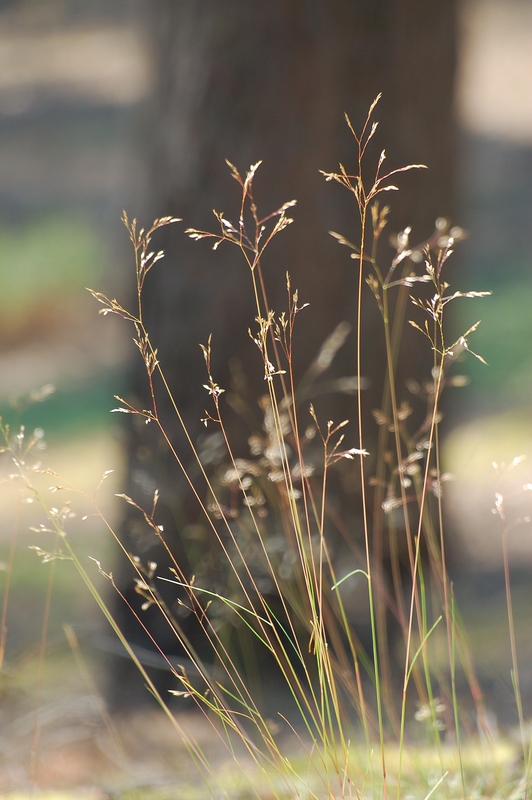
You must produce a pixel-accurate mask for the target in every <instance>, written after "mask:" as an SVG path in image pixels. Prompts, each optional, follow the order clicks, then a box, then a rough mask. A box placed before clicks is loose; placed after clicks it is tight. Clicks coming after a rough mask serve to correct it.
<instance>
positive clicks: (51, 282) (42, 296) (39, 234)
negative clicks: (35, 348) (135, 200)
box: [0, 214, 102, 346]
mask: <svg viewBox="0 0 532 800" xmlns="http://www.w3.org/2000/svg"><path fill="white" fill-rule="evenodd" d="M101 262H102V259H101V248H100V245H99V242H98V239H97V237H96V233H95V230H94V227H93V225H92V223H91V220H90V218H88V217H87V216H83V215H80V214H75V215H74V214H61V216H59V215H48V216H44V217H39V218H37V219H33V220H31V221H29V222H24V223H23V224H20V225H6V224H2V225H0V286H1V291H0V334H1V336H2V340H3V342H4V346H5V344H6V343H9V342H10V341H15V340H16V339H17V338H18V337H20V336H21V335H24V334H25V333H26V329H27V328H30V329H31V328H32V327H33V328H35V329H37V330H38V329H39V325H40V323H42V320H43V319H44V318H46V317H48V316H50V315H51V314H52V315H53V314H57V315H61V313H62V311H63V313H64V311H65V309H64V308H63V309H62V305H63V304H64V302H65V301H66V300H67V299H68V298H69V297H70V296H72V295H73V294H74V293H77V292H79V291H80V290H82V289H83V287H84V286H86V285H87V282H89V281H90V280H93V279H94V278H95V277H97V276H98V274H99V272H100V265H101Z"/></svg>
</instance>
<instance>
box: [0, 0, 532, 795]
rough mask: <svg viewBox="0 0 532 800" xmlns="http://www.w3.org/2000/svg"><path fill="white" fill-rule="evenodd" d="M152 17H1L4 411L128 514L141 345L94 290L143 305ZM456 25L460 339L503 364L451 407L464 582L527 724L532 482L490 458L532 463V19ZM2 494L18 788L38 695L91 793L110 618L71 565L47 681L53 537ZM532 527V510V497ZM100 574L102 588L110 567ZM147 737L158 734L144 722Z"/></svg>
mask: <svg viewBox="0 0 532 800" xmlns="http://www.w3.org/2000/svg"><path fill="white" fill-rule="evenodd" d="M146 5H147V3H146V0H129V1H128V0H91V2H90V3H87V2H86V1H85V0H18V2H2V3H0V408H1V412H2V417H3V419H4V420H5V421H8V422H10V423H11V424H13V425H18V424H20V423H21V422H22V423H24V424H25V425H26V427H27V429H28V430H29V429H32V428H34V427H36V426H38V427H42V428H43V429H44V430H45V434H46V441H47V443H48V450H47V451H46V453H45V454H43V463H45V464H46V466H50V467H52V468H53V469H54V470H56V472H57V473H58V474H59V475H60V476H62V477H64V478H67V479H68V480H69V481H71V483H72V484H74V485H75V486H77V487H80V488H81V489H82V490H83V491H85V492H87V493H88V494H89V495H90V494H92V493H93V492H94V490H95V487H96V486H97V485H98V483H99V480H100V478H101V476H102V474H103V472H104V471H106V470H111V469H112V470H114V473H113V474H112V475H110V476H109V478H108V480H107V481H106V482H105V484H104V485H103V487H102V489H101V491H100V492H99V494H98V497H99V499H100V501H101V505H102V508H103V509H104V511H105V513H107V514H109V515H110V518H111V519H115V520H117V519H118V515H119V508H118V507H117V506H116V505H115V500H114V493H115V492H118V491H120V490H121V488H122V487H121V475H122V472H123V466H124V463H123V462H124V455H123V447H122V441H121V432H120V427H119V426H118V424H117V421H116V419H115V417H113V415H110V414H109V409H110V408H112V407H114V405H116V403H115V402H114V401H113V395H114V394H121V393H122V390H123V386H124V381H125V370H126V366H127V363H128V359H129V358H130V357H133V356H134V352H133V351H134V348H133V346H132V344H131V339H130V332H129V330H127V329H126V328H125V327H124V326H122V325H120V321H119V320H114V319H112V318H110V317H107V318H105V319H104V320H102V318H101V317H99V316H98V306H97V304H96V303H95V301H94V300H93V299H92V298H91V297H90V296H89V294H88V293H87V292H86V291H85V287H87V286H89V287H91V288H95V289H98V290H101V291H104V292H105V293H106V294H109V295H112V296H114V295H115V294H121V296H126V297H127V295H128V292H129V291H130V289H131V285H132V283H131V277H132V271H131V270H132V263H133V262H132V258H131V255H132V254H131V252H130V248H129V242H128V239H127V234H126V232H125V229H124V228H123V227H122V225H121V223H120V216H121V212H122V209H126V210H127V212H128V214H129V215H130V216H138V217H139V218H140V219H141V220H144V217H143V211H144V209H145V206H146V201H145V198H146V194H147V186H146V180H147V178H146V170H145V166H144V165H145V163H146V161H145V153H144V152H143V141H142V138H143V137H142V130H143V125H144V124H145V118H144V111H145V109H146V104H147V102H148V100H149V97H150V91H151V90H152V86H153V74H152V70H151V65H150V59H149V55H148V47H147V41H146V32H145V14H146ZM460 31H461V37H460V52H459V76H458V84H457V98H456V108H457V115H458V119H459V126H460V136H459V145H458V152H457V154H456V158H457V162H458V165H459V167H458V179H459V213H458V219H457V220H456V222H457V223H458V224H460V225H461V226H462V227H464V228H465V229H466V230H467V231H468V234H469V235H468V238H467V240H466V241H465V242H464V243H463V244H461V245H460V251H459V259H460V261H459V263H460V275H459V280H458V282H457V284H458V285H457V287H456V288H460V289H464V290H468V289H475V290H477V291H484V290H490V291H493V296H492V297H491V298H489V299H487V300H483V301H478V302H477V301H473V302H471V301H468V302H467V303H464V306H467V308H466V307H464V308H463V313H464V315H463V318H461V316H460V315H461V314H462V307H460V308H457V310H456V311H455V312H454V313H455V315H456V316H455V320H454V324H455V325H456V327H457V329H458V328H464V329H465V328H466V327H468V326H469V325H470V324H471V322H474V321H476V319H482V325H481V327H480V328H479V330H478V332H477V333H476V334H475V335H474V338H473V339H472V340H471V345H472V346H473V347H474V348H475V349H476V351H477V352H480V353H481V354H482V355H483V356H484V358H485V359H486V360H487V362H488V364H489V367H485V366H483V365H482V364H480V363H479V362H476V361H475V360H474V359H470V361H469V363H468V365H467V370H468V374H469V375H470V377H471V383H470V385H469V386H468V387H466V388H464V389H462V390H460V392H459V393H458V392H457V393H456V394H455V396H454V401H453V406H452V409H451V411H450V424H449V426H448V427H449V429H450V434H449V436H448V439H447V442H446V445H445V447H446V462H447V464H446V468H447V469H448V470H449V471H450V472H452V473H453V474H454V476H455V481H454V482H453V483H452V484H450V490H449V491H450V497H451V501H452V502H451V505H450V508H451V511H450V517H451V519H452V524H453V525H454V526H456V527H457V528H458V529H459V531H460V536H461V540H462V542H463V546H464V552H465V553H467V572H468V574H469V575H470V577H471V580H469V581H467V582H464V586H463V587H462V588H461V589H460V591H461V592H462V595H463V597H464V599H465V601H467V603H468V605H467V607H466V610H465V613H466V616H467V615H469V618H470V620H471V622H472V623H474V627H473V639H474V642H475V647H476V649H477V650H478V653H479V658H480V660H481V661H482V664H483V666H482V669H483V671H484V672H483V674H484V677H485V682H486V687H487V689H488V692H489V693H491V694H490V696H491V697H492V698H493V706H494V709H495V710H496V713H497V717H498V719H499V721H500V722H501V724H504V723H505V722H508V724H509V723H510V722H511V715H509V716H508V719H506V718H505V714H504V704H505V703H511V683H510V679H509V662H508V657H509V656H508V645H507V642H505V641H504V639H501V640H500V642H499V640H496V639H494V638H493V632H494V630H495V628H496V627H497V626H500V628H501V629H503V628H504V602H503V594H502V584H501V582H500V572H499V567H500V554H501V541H500V527H499V526H498V523H497V520H496V518H495V517H494V515H493V514H492V513H491V509H492V507H493V498H494V492H495V491H498V490H499V487H500V486H501V482H503V483H504V487H505V491H507V492H510V493H511V492H515V491H517V490H519V489H520V488H521V487H522V485H523V484H526V483H529V482H532V461H531V462H530V466H529V467H527V462H526V461H524V462H523V463H522V464H521V465H520V466H519V467H518V468H516V469H515V470H514V471H513V472H512V473H511V474H509V475H508V476H507V477H501V476H498V475H497V473H496V472H495V470H494V469H493V462H494V461H495V462H497V463H498V464H501V463H502V462H506V463H509V462H511V461H512V459H513V458H514V457H515V456H520V455H528V456H529V457H530V458H532V414H531V412H532V402H531V399H530V398H531V389H532V349H531V347H530V342H531V339H532V270H531V267H532V237H531V235H530V233H531V231H532V180H531V178H532V47H531V42H532V5H531V4H530V3H529V2H528V0H462V2H461V4H460ZM175 213H176V214H179V209H175ZM144 221H147V220H144ZM473 309H474V310H473ZM48 384H53V385H54V386H55V392H54V393H53V394H51V395H50V396H49V397H47V399H46V400H45V401H44V402H42V403H36V404H33V405H31V407H27V402H26V401H27V398H28V396H29V394H30V393H31V391H33V390H36V389H39V388H40V387H42V386H45V385H48ZM3 470H4V473H5V472H9V467H6V466H4V467H3ZM42 480H43V487H48V486H49V485H50V478H49V476H43V478H42ZM78 501H79V504H78V505H77V507H76V511H77V513H78V518H77V519H78V520H79V518H80V517H81V516H82V515H83V513H86V512H85V511H84V509H85V508H86V509H87V510H88V508H89V505H88V503H87V502H86V500H84V499H83V497H82V495H79V498H78ZM0 502H1V507H0V515H1V517H0V562H1V565H0V566H1V568H2V572H0V587H4V588H5V587H7V588H8V589H9V597H8V605H7V618H6V626H7V639H6V642H7V647H6V653H5V663H4V671H3V673H2V680H1V683H0V692H1V693H2V694H1V695H0V697H1V701H2V703H1V705H0V759H3V760H4V764H3V766H2V768H1V770H0V776H1V777H0V790H2V789H5V790H6V791H7V789H11V788H13V787H16V786H24V785H26V783H27V781H28V775H29V765H30V762H31V742H32V741H33V739H32V737H33V735H34V731H35V715H34V713H33V707H34V705H35V702H36V700H35V698H36V696H37V693H38V691H37V688H36V687H38V686H39V685H41V684H42V687H43V688H42V689H41V695H40V701H39V702H40V706H41V708H42V709H43V711H42V714H41V726H42V730H41V746H42V747H43V748H44V749H45V750H46V754H47V755H46V759H45V761H44V762H43V763H45V764H46V768H43V767H41V773H40V778H39V779H40V781H41V784H42V785H46V784H47V782H48V784H49V785H55V784H61V783H62V784H64V785H67V784H69V783H71V784H73V785H77V784H80V783H81V784H82V783H83V782H84V781H85V782H86V783H87V784H88V783H90V777H89V775H90V770H91V769H93V767H94V763H95V761H94V759H96V758H97V756H96V755H95V753H96V752H97V750H98V748H97V747H96V745H95V744H94V742H95V740H96V738H97V735H99V733H98V732H99V731H100V727H101V725H102V721H101V713H100V710H99V707H98V702H97V699H96V698H97V693H96V690H95V688H94V687H93V686H92V685H91V682H90V680H89V681H88V682H87V680H85V679H84V678H83V670H82V669H81V670H80V668H79V665H78V666H77V667H75V668H74V666H75V664H76V659H75V656H76V655H77V656H81V655H82V656H83V658H84V659H85V664H86V665H87V668H88V669H89V674H90V675H92V676H93V677H94V679H95V681H96V683H97V681H98V675H99V672H98V671H99V669H100V667H99V664H100V660H99V658H98V653H103V651H104V649H105V641H106V638H105V637H106V635H107V631H106V629H105V623H104V622H103V621H102V619H101V618H100V615H99V612H98V611H97V609H96V608H95V606H94V603H93V601H92V599H91V598H90V596H89V594H88V592H87V591H86V590H85V589H84V588H83V587H81V586H80V585H79V581H78V579H77V577H76V573H75V571H74V569H73V568H72V567H71V565H69V564H67V563H58V564H57V565H56V567H55V576H54V584H53V597H52V605H51V614H50V622H49V631H48V651H49V653H50V654H51V657H52V661H51V663H52V664H53V666H52V667H51V668H50V671H49V674H48V673H45V674H44V675H41V676H39V668H38V659H37V658H36V655H37V654H38V652H39V647H40V641H41V634H42V629H43V614H44V607H45V599H46V595H47V587H48V582H49V578H50V565H43V564H41V562H40V561H39V559H38V558H37V557H36V555H35V553H34V552H32V551H30V550H28V546H29V545H32V544H38V545H40V540H38V539H37V538H36V537H37V536H38V535H37V534H35V533H34V532H30V531H28V525H30V524H32V525H33V524H35V519H36V518H35V519H34V517H32V514H33V513H34V512H33V509H32V508H28V507H27V506H25V505H21V503H20V500H19V498H18V495H17V492H14V491H13V486H12V485H11V484H9V483H7V484H3V485H1V486H0ZM516 513H517V512H516ZM519 513H521V512H520V511H519ZM523 513H529V512H527V505H526V502H524V505H523ZM73 535H74V536H76V537H77V542H78V547H79V552H80V553H81V554H83V555H84V556H89V555H90V556H93V557H95V558H98V559H100V560H101V562H102V565H103V566H104V567H105V568H107V569H109V568H111V567H112V565H111V564H110V563H106V558H108V556H109V553H110V546H109V536H108V533H107V532H106V531H105V529H104V528H103V526H102V525H101V524H100V523H99V522H98V521H97V520H95V519H94V518H89V519H88V520H85V521H84V522H83V524H81V523H79V524H78V523H77V522H76V523H75V524H73ZM531 536H532V530H531V529H530V526H526V525H525V526H522V527H521V528H519V529H517V530H516V531H515V533H514V534H512V539H511V552H512V557H513V574H514V576H515V587H516V589H515V591H516V615H517V618H518V621H519V622H520V625H519V626H518V630H519V631H520V634H519V635H520V639H519V647H520V652H521V654H522V658H523V662H526V661H529V662H531V663H532V641H530V636H528V639H527V634H526V628H525V626H524V623H525V622H526V620H527V618H528V616H529V609H530V608H531V607H532V605H531V603H532V593H531V589H530V584H531V582H530V571H531V570H532V546H531V539H530V537H531ZM8 576H9V585H8V583H7V581H8ZM94 578H95V580H96V581H100V585H101V587H102V588H104V589H105V586H104V584H105V581H104V580H103V579H99V577H98V574H97V570H96V568H94ZM6 596H7V594H6ZM521 622H522V623H523V624H522V625H521ZM65 624H70V625H73V626H74V628H75V631H76V635H77V637H78V640H79V643H80V644H79V647H80V649H79V651H78V650H77V649H76V647H75V646H74V647H73V646H72V642H70V644H69V643H68V641H67V637H66V636H65V632H64V625H65ZM501 636H502V637H504V634H503V633H501ZM494 642H497V643H496V644H494ZM527 681H528V683H527ZM58 684H60V686H61V690H60V691H59V692H58V691H57V685H58ZM523 689H524V691H525V693H528V695H529V696H530V697H532V674H530V675H528V674H525V676H524V686H523ZM155 730H156V728H155V727H152V734H153V736H155V734H154V733H153V731H155ZM143 736H146V737H147V741H148V740H149V741H151V740H150V739H149V737H150V734H147V733H146V731H145V730H144V732H143ZM87 742H90V747H89V746H88V744H87ZM150 747H151V745H150ZM150 747H147V748H144V749H143V756H144V761H143V763H144V766H143V767H142V769H144V770H145V772H144V773H143V774H144V775H145V776H146V775H147V774H150V775H152V777H153V774H155V772H156V774H157V780H162V779H163V778H164V776H165V775H167V774H168V770H170V772H171V769H174V768H175V764H172V767H171V768H170V767H169V766H168V764H166V762H165V765H164V766H161V760H160V759H161V758H163V761H164V759H165V758H166V759H167V760H168V758H167V755H164V754H163V756H162V757H161V756H160V753H159V755H158V756H156V755H153V759H156V758H159V761H157V762H156V763H157V768H156V769H155V767H153V764H152V762H151V761H150V758H152V756H151V755H150V753H149V751H150ZM91 748H92V749H91ZM174 752H175V751H174ZM91 759H92V760H91ZM141 761H142V759H137V764H136V768H137V770H138V769H141V767H140V766H139V765H140V763H141ZM154 763H155V762H154ZM150 770H151V772H150ZM154 770H155V772H154ZM152 773H153V774H152ZM161 776H162V777H161ZM124 780H125V779H124ZM25 782H26V783H25Z"/></svg>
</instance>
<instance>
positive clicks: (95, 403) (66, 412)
mask: <svg viewBox="0 0 532 800" xmlns="http://www.w3.org/2000/svg"><path fill="white" fill-rule="evenodd" d="M121 378H122V376H117V375H116V374H115V373H113V374H112V375H101V376H99V378H98V379H96V380H94V381H92V382H91V383H90V384H83V385H82V386H73V387H71V388H69V387H64V388H60V389H58V390H57V391H56V392H54V393H53V394H51V395H49V396H48V397H47V398H46V402H44V403H32V404H30V405H28V404H26V403H25V401H24V400H22V401H21V403H20V405H18V404H17V403H15V405H13V404H10V403H9V402H6V401H4V403H2V404H0V416H1V417H2V420H3V422H4V423H7V424H9V425H10V426H11V428H13V429H14V428H18V427H19V426H20V425H24V426H25V427H26V429H27V430H33V429H34V428H43V429H44V431H45V433H46V438H47V440H49V441H52V440H55V439H58V438H61V439H67V438H69V437H70V436H77V435H78V434H79V435H83V433H84V432H85V431H87V430H91V431H95V430H98V431H99V430H101V429H102V428H105V427H107V426H109V425H112V424H113V423H116V414H115V415H111V414H110V411H111V409H112V408H116V406H117V401H116V400H115V399H114V395H115V394H123V393H125V389H124V388H123V386H122V385H121V384H122V383H123V378H122V380H121Z"/></svg>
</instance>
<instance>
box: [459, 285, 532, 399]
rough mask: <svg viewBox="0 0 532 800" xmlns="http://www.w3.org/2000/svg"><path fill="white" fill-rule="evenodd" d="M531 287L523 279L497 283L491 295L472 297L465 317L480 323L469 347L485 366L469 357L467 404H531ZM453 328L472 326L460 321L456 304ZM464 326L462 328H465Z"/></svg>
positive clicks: (460, 331)
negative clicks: (478, 299)
mask: <svg viewBox="0 0 532 800" xmlns="http://www.w3.org/2000/svg"><path fill="white" fill-rule="evenodd" d="M531 296H532V286H531V285H530V283H526V282H524V281H523V280H520V281H519V282H516V281H514V282H512V283H507V284H500V285H498V286H496V287H494V288H493V295H492V297H490V298H487V299H483V300H481V301H477V300H474V301H472V302H473V303H475V306H474V308H475V311H474V312H472V311H471V309H472V306H471V305H469V307H468V308H467V314H468V315H469V316H468V320H470V316H471V315H473V316H475V315H476V319H480V320H482V324H481V325H480V326H479V328H478V330H477V331H475V333H474V335H473V336H472V337H471V341H470V345H471V347H472V349H473V350H475V352H477V353H479V354H480V355H481V356H482V357H483V358H484V359H485V360H486V361H487V362H488V367H489V368H486V366H485V365H484V364H482V363H480V361H477V359H475V358H471V359H468V364H467V367H466V368H465V369H466V372H467V374H468V375H470V377H471V386H470V387H469V388H468V390H467V394H468V398H469V399H468V404H471V405H475V406H477V407H478V405H480V406H481V407H482V408H484V409H488V408H502V407H504V406H505V405H507V403H508V400H509V399H511V404H512V405H513V406H515V405H520V404H521V405H524V404H526V403H529V402H530V390H531V388H532V379H531V375H532V349H531V348H530V341H531V338H532V317H531V315H530V297H531ZM454 313H455V317H454V319H453V330H454V331H456V333H457V334H460V333H462V332H463V330H461V327H460V326H462V328H464V325H465V326H467V325H469V324H470V322H469V321H468V322H467V323H465V322H462V321H461V315H460V307H459V304H458V303H457V304H456V307H455V309H454ZM464 330H465V328H464Z"/></svg>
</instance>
